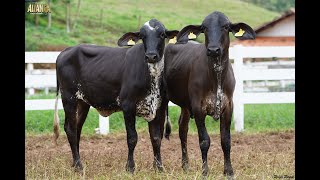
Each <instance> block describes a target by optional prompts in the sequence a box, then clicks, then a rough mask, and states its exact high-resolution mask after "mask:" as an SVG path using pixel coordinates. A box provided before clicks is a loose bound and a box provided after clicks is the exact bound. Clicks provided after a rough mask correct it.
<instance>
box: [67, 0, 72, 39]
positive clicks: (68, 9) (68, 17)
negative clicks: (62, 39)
mask: <svg viewBox="0 0 320 180" xmlns="http://www.w3.org/2000/svg"><path fill="white" fill-rule="evenodd" d="M70 4H71V2H70V1H69V2H67V12H66V21H67V33H69V32H70Z"/></svg>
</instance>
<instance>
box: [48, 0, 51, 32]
mask: <svg viewBox="0 0 320 180" xmlns="http://www.w3.org/2000/svg"><path fill="white" fill-rule="evenodd" d="M48 6H49V7H50V6H51V0H48ZM50 28H51V13H48V29H50Z"/></svg>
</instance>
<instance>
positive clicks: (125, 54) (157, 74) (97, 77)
mask: <svg viewBox="0 0 320 180" xmlns="http://www.w3.org/2000/svg"><path fill="white" fill-rule="evenodd" d="M177 33H178V31H168V30H166V29H165V27H164V25H163V24H162V23H161V22H160V21H158V20H156V19H151V20H150V21H148V22H146V23H145V24H144V25H143V26H142V27H141V29H140V31H139V32H129V33H126V34H124V35H123V36H122V37H121V38H120V39H119V40H118V45H119V46H127V45H129V46H132V45H133V46H132V47H131V48H119V47H115V48H112V47H104V46H95V45H78V46H74V47H69V48H66V49H65V50H63V51H62V52H61V53H60V54H59V56H58V58H57V62H56V65H57V66H56V70H57V98H56V99H58V94H59V90H60V92H61V98H62V103H63V108H64V111H65V124H64V130H65V132H66V134H67V137H68V141H69V144H70V147H71V151H72V156H73V166H75V168H76V169H77V170H82V168H83V167H82V163H81V161H80V154H79V141H80V134H81V129H82V125H83V123H84V121H85V119H86V117H87V114H88V110H89V108H90V106H92V107H94V108H95V109H96V110H97V111H98V112H99V113H100V115H102V116H105V117H106V116H109V115H111V114H112V113H114V112H117V111H123V114H124V120H125V126H126V131H127V145H128V149H129V150H128V161H127V164H126V170H127V171H130V172H133V171H134V169H135V163H134V160H133V152H134V148H135V146H136V144H137V132H136V128H135V122H136V115H137V116H140V117H143V118H144V119H146V120H147V121H148V122H149V123H148V125H149V133H150V139H151V142H152V146H153V153H154V157H155V158H154V167H156V168H158V169H159V170H162V162H161V155H160V145H161V139H162V137H163V131H164V129H163V128H164V119H165V117H164V115H163V114H164V113H165V111H166V105H165V104H164V105H163V102H162V95H163V90H162V89H163V88H162V86H163V84H162V83H161V81H162V77H163V73H162V72H163V66H164V65H163V64H164V60H163V58H162V57H163V52H164V47H165V38H172V37H174V36H176V34H177ZM139 39H142V41H143V43H140V44H137V45H135V44H136V42H137V41H138V40H139ZM56 101H57V100H56ZM161 111H163V113H159V112H161ZM158 114H161V115H163V116H161V117H160V116H159V115H158ZM54 132H55V142H56V140H57V138H58V136H59V119H58V115H57V110H55V119H54Z"/></svg>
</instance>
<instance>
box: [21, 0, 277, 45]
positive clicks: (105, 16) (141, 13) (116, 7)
mask: <svg viewBox="0 0 320 180" xmlns="http://www.w3.org/2000/svg"><path fill="white" fill-rule="evenodd" d="M46 2H47V1H41V3H46ZM64 2H65V1H58V0H52V2H51V6H50V9H51V16H52V24H51V28H50V29H48V28H47V23H48V16H47V15H45V14H38V15H35V14H29V13H26V14H25V50H26V51H40V50H56V51H58V50H62V49H63V48H65V47H67V46H73V45H77V44H80V43H88V44H97V45H105V46H116V45H117V40H118V38H119V37H121V36H122V35H123V34H124V33H125V32H129V31H137V30H138V29H139V28H140V26H141V25H142V24H143V23H144V22H146V21H148V20H150V19H151V18H156V19H158V20H160V21H161V22H162V23H163V24H164V25H165V27H166V28H167V29H169V30H173V29H177V30H180V29H181V28H183V27H184V26H186V25H188V24H200V23H201V22H202V20H203V19H204V17H205V16H207V15H208V14H209V13H211V12H213V11H221V12H223V13H224V14H225V15H227V16H228V17H229V19H230V21H231V22H240V21H241V22H245V23H247V24H249V25H250V26H251V27H253V28H255V27H257V26H259V25H261V24H263V23H265V22H267V21H270V20H272V19H273V18H275V17H276V16H279V14H278V13H275V12H271V11H268V10H266V9H263V8H261V7H258V6H255V5H253V4H249V3H246V2H242V1H238V0H201V1H198V0H185V1H182V0H175V1H172V0H162V1H159V0H150V1H145V0H135V1H132V0H118V1H113V0H101V1H94V0H86V1H81V6H80V15H79V17H78V21H77V25H76V28H75V29H72V27H73V23H74V20H75V16H76V13H77V5H78V1H76V0H71V10H70V11H71V13H70V14H71V29H72V31H71V32H70V33H66V23H65V22H66V4H65V3H64ZM27 5H28V3H26V8H27V7H28V6H27ZM35 16H38V17H37V18H38V25H37V26H36V25H35V18H36V17H35ZM199 41H200V42H201V41H203V36H202V37H200V38H199Z"/></svg>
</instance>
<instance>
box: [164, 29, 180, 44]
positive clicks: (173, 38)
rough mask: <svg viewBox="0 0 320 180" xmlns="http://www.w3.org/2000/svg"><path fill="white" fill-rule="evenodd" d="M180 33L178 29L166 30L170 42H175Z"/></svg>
mask: <svg viewBox="0 0 320 180" xmlns="http://www.w3.org/2000/svg"><path fill="white" fill-rule="evenodd" d="M178 33H179V31H177V30H172V31H168V30H166V38H167V39H169V43H172V44H175V43H176V42H177V34H178Z"/></svg>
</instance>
